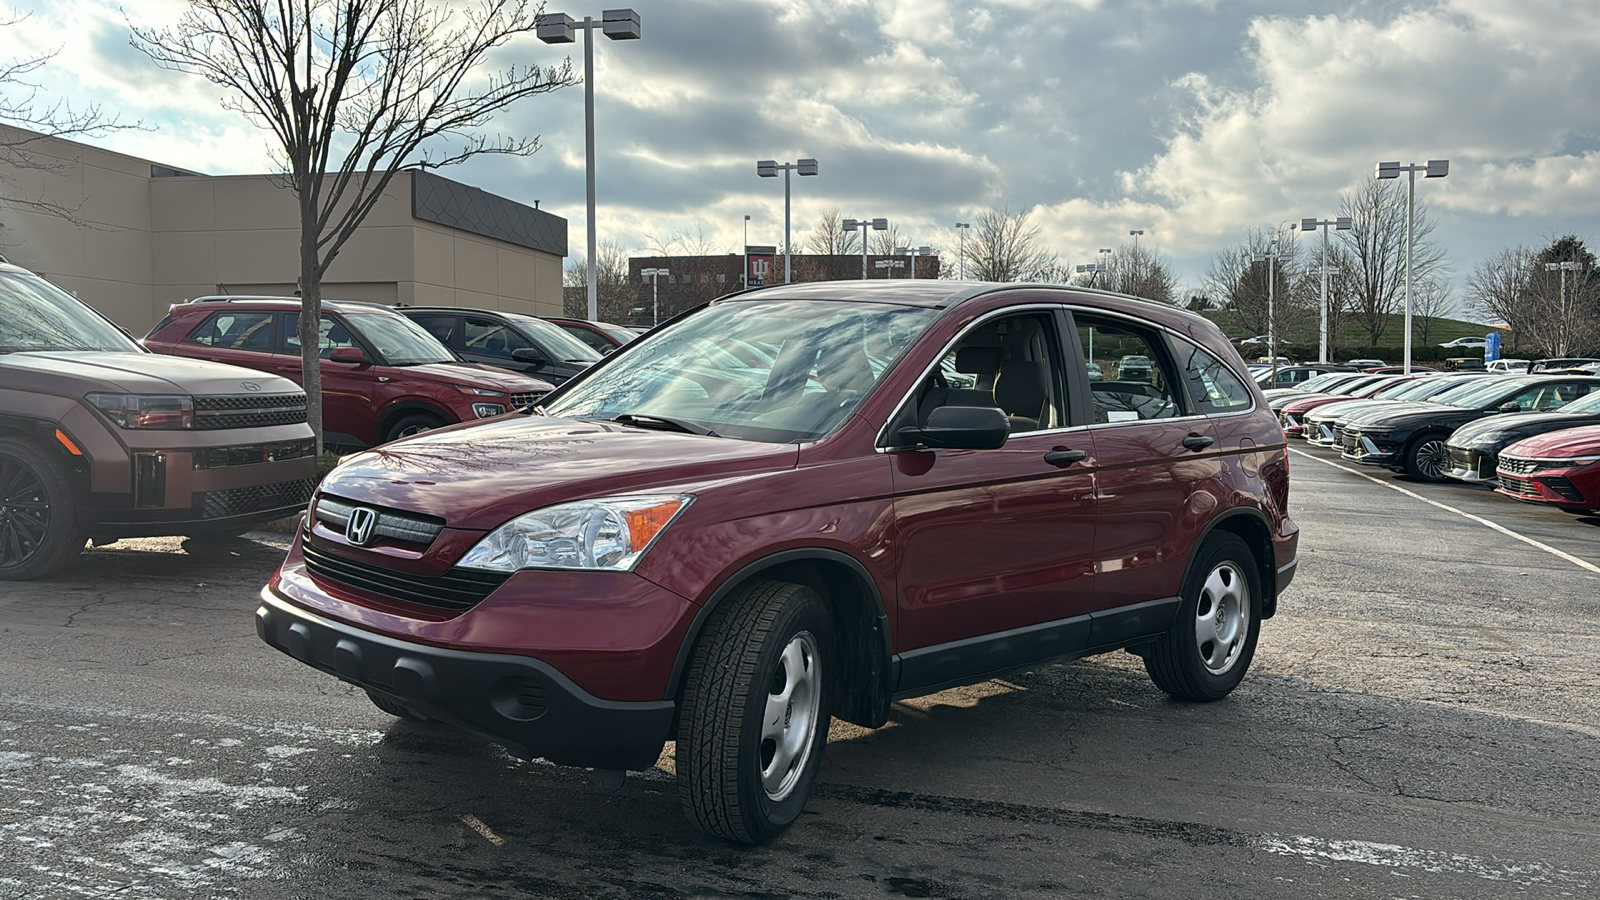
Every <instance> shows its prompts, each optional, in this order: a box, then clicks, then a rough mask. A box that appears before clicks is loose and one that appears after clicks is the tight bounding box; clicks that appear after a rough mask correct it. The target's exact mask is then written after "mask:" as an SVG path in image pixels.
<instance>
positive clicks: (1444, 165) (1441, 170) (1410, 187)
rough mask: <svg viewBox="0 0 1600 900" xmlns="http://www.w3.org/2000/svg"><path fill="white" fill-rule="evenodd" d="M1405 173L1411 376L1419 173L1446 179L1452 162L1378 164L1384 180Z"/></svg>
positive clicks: (1407, 363)
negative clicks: (1413, 250)
mask: <svg viewBox="0 0 1600 900" xmlns="http://www.w3.org/2000/svg"><path fill="white" fill-rule="evenodd" d="M1401 172H1405V173H1406V176H1407V178H1408V184H1407V186H1406V360H1405V373H1406V374H1407V375H1410V374H1411V223H1412V220H1413V219H1415V218H1416V214H1415V209H1416V205H1417V173H1418V172H1421V173H1423V175H1422V177H1424V178H1444V177H1445V176H1447V175H1449V174H1450V160H1448V159H1430V160H1428V162H1427V164H1426V165H1417V164H1415V163H1413V164H1411V165H1408V166H1402V165H1400V164H1399V163H1397V162H1381V163H1378V171H1377V175H1378V177H1379V178H1382V179H1389V178H1399V177H1400V173H1401Z"/></svg>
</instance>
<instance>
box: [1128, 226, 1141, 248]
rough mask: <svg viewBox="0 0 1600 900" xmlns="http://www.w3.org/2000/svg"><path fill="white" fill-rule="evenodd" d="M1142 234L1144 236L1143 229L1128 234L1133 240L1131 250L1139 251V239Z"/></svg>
mask: <svg viewBox="0 0 1600 900" xmlns="http://www.w3.org/2000/svg"><path fill="white" fill-rule="evenodd" d="M1143 234H1144V229H1143V228H1135V229H1133V230H1132V231H1130V232H1128V235H1129V236H1130V237H1132V238H1133V249H1135V250H1137V249H1139V237H1140V236H1141V235H1143Z"/></svg>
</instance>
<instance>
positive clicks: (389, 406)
mask: <svg viewBox="0 0 1600 900" xmlns="http://www.w3.org/2000/svg"><path fill="white" fill-rule="evenodd" d="M299 322H300V301H299V300H298V299H296V298H293V297H201V298H200V299H198V300H194V301H192V302H189V303H184V304H180V305H178V306H174V307H173V308H172V311H171V312H170V313H168V314H167V317H166V318H165V319H162V320H161V322H160V323H158V324H157V325H156V327H155V328H153V329H151V330H150V333H149V334H148V335H146V336H145V339H144V345H145V346H146V347H149V348H150V349H151V350H154V351H156V352H157V353H169V354H172V355H174V356H188V357H192V358H195V359H209V360H212V361H214V362H224V363H232V364H234V365H237V366H246V367H248V368H251V369H260V370H261V371H263V372H272V373H274V374H278V375H282V376H284V377H285V378H289V379H291V380H293V381H294V382H295V383H297V384H299V383H300V382H301V378H300V340H299V337H298V336H297V335H298V332H297V328H298V326H299ZM321 328H322V350H321V353H322V420H323V423H324V425H325V431H324V441H325V442H326V443H329V444H338V445H341V446H350V447H370V446H374V445H376V444H382V443H386V442H388V441H392V440H395V439H396V438H401V437H406V436H407V435H412V434H417V433H419V432H423V431H429V430H431V429H434V428H440V427H443V426H445V425H449V424H452V423H455V422H471V421H474V420H476V419H484V418H489V417H490V416H498V415H500V414H501V413H504V412H506V411H508V410H511V409H516V408H518V407H522V406H527V405H528V404H530V403H535V402H538V401H539V400H541V399H543V397H544V396H545V395H546V394H548V393H549V392H550V391H551V389H552V386H551V384H550V383H549V382H548V381H544V380H542V379H538V378H533V377H530V376H527V375H519V374H516V373H514V372H508V371H506V370H503V369H498V368H494V367H492V366H480V365H475V364H472V363H467V362H463V361H462V360H461V358H460V357H458V356H457V355H456V354H455V352H454V351H452V350H450V349H449V348H448V347H445V346H444V345H443V344H441V343H439V341H438V340H437V339H436V338H434V336H433V335H431V334H428V332H426V331H425V330H423V329H422V327H421V326H419V325H417V324H416V323H414V322H412V321H411V320H410V319H407V318H406V317H405V316H402V315H400V314H399V313H397V312H395V311H394V310H392V309H390V308H389V307H387V306H381V305H378V304H375V303H351V302H340V301H326V300H325V301H323V304H322V322H321Z"/></svg>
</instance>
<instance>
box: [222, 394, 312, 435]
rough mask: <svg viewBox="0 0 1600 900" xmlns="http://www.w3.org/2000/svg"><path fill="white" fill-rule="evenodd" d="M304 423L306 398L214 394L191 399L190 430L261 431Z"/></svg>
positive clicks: (300, 395) (277, 395) (303, 396)
mask: <svg viewBox="0 0 1600 900" xmlns="http://www.w3.org/2000/svg"><path fill="white" fill-rule="evenodd" d="M305 420H306V395H305V394H304V393H293V394H217V395H213V396H209V397H196V398H194V427H195V428H197V429H205V430H216V429H219V428H261V427H265V426H268V425H297V424H299V423H301V422H304V421H305Z"/></svg>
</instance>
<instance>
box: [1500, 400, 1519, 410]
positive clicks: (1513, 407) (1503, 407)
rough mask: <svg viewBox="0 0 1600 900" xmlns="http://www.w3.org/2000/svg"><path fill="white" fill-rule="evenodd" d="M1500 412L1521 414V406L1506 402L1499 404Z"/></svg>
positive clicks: (1513, 401) (1509, 401)
mask: <svg viewBox="0 0 1600 900" xmlns="http://www.w3.org/2000/svg"><path fill="white" fill-rule="evenodd" d="M1500 412H1522V406H1521V405H1519V404H1518V403H1517V401H1515V400H1507V401H1506V402H1504V403H1502V404H1500Z"/></svg>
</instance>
